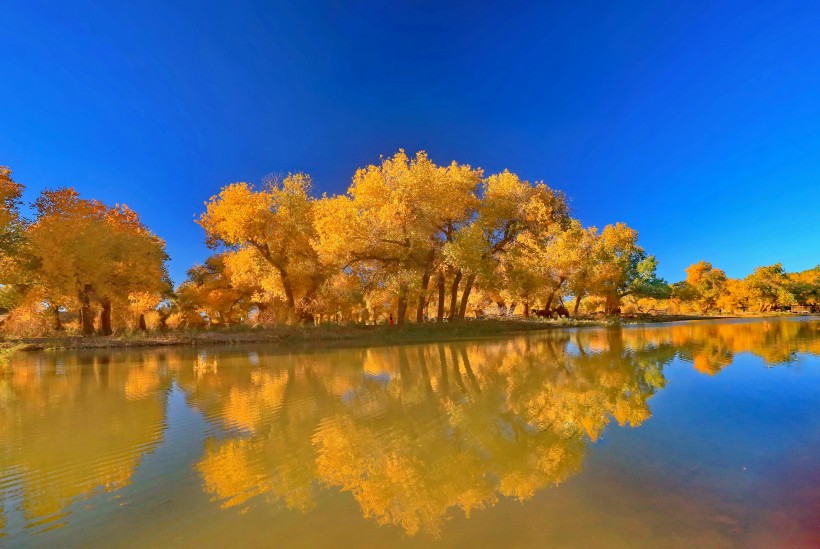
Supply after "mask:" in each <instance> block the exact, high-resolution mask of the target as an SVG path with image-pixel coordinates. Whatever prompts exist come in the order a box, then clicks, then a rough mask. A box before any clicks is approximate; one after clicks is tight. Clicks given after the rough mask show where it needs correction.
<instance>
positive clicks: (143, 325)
mask: <svg viewBox="0 0 820 549" xmlns="http://www.w3.org/2000/svg"><path fill="white" fill-rule="evenodd" d="M140 330H141V331H143V332H147V331H148V325H147V324H146V323H145V315H144V314H142V313H140Z"/></svg>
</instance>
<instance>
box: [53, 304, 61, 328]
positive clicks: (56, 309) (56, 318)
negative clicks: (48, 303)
mask: <svg viewBox="0 0 820 549" xmlns="http://www.w3.org/2000/svg"><path fill="white" fill-rule="evenodd" d="M51 314H52V315H54V324H53V328H54V331H55V332H62V331H63V322H62V320H60V308H59V307H56V306H52V307H51Z"/></svg>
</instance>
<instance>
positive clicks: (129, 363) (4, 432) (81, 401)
mask: <svg viewBox="0 0 820 549" xmlns="http://www.w3.org/2000/svg"><path fill="white" fill-rule="evenodd" d="M114 356H117V355H114ZM20 358H21V360H20V361H19V363H15V364H14V367H13V373H12V374H11V375H6V376H4V377H3V378H0V395H2V396H0V441H2V442H0V491H2V490H4V488H7V487H8V488H14V489H16V490H17V491H19V493H18V498H19V500H20V504H19V505H20V508H21V511H22V513H23V515H24V518H25V521H26V525H27V526H37V525H41V524H42V525H44V527H46V528H48V527H57V526H60V525H61V524H62V522H61V521H62V519H63V518H64V517H63V510H64V509H65V507H66V506H67V505H68V504H69V503H71V502H72V501H74V500H76V499H78V498H84V497H88V496H90V495H92V494H93V493H94V492H95V491H97V490H102V491H105V492H113V491H115V490H117V489H119V488H121V487H123V486H125V485H127V484H128V483H129V481H130V478H131V475H132V474H133V472H134V470H135V468H136V467H137V465H138V463H139V461H140V458H141V456H142V455H143V454H145V453H146V452H150V451H151V450H153V449H154V448H155V447H156V446H157V445H158V444H159V442H160V440H161V437H162V429H163V421H164V416H165V409H164V408H165V405H164V403H165V391H166V390H167V388H168V387H169V382H168V378H167V376H162V372H161V369H160V363H159V360H158V358H159V357H157V356H151V355H145V356H141V357H140V358H139V359H137V360H136V361H135V360H134V357H121V358H126V361H124V362H120V361H119V360H117V361H113V360H112V359H111V358H110V357H109V356H108V355H106V354H98V355H96V356H93V357H90V356H88V355H82V354H75V355H71V354H60V355H57V354H52V353H41V354H37V355H33V356H31V357H29V356H27V355H24V356H21V357H20ZM163 377H164V378H165V379H164V380H163Z"/></svg>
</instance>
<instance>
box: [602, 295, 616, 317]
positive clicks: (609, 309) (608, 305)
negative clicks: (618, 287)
mask: <svg viewBox="0 0 820 549" xmlns="http://www.w3.org/2000/svg"><path fill="white" fill-rule="evenodd" d="M619 303H620V297H618V295H617V294H615V295H613V294H609V295H607V296H606V301H605V302H604V311H605V312H606V314H608V315H614V314H618V305H619Z"/></svg>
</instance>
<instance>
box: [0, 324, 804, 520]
mask: <svg viewBox="0 0 820 549" xmlns="http://www.w3.org/2000/svg"><path fill="white" fill-rule="evenodd" d="M818 330H820V322H817V321H804V322H795V321H757V322H723V323H706V322H703V323H683V324H677V325H667V326H648V327H642V328H630V329H623V330H622V329H600V330H597V329H596V330H574V331H552V332H545V333H540V334H535V335H529V336H525V337H517V338H512V339H499V340H484V341H478V342H458V343H444V344H429V345H415V346H397V347H376V348H368V349H347V350H333V351H324V352H314V353H293V354H276V353H274V352H272V351H269V354H265V353H264V352H262V348H255V350H254V351H253V352H237V351H235V350H232V351H226V350H217V351H216V352H211V351H202V352H192V351H190V350H184V349H183V350H180V349H173V350H163V351H160V352H157V351H140V352H127V353H124V352H123V353H108V354H103V353H89V352H82V353H38V354H18V355H16V356H15V358H14V359H13V361H12V369H11V372H12V373H10V374H7V375H4V376H3V377H0V502H4V501H5V502H6V508H5V509H3V508H0V536H1V535H2V533H3V532H4V530H5V524H6V522H8V521H9V516H10V513H12V512H17V513H21V514H22V516H23V518H24V521H25V524H26V525H27V526H38V525H39V526H40V527H41V528H51V527H55V526H59V525H61V524H64V523H65V522H66V521H70V520H71V519H70V517H67V516H66V512H67V511H66V510H67V509H68V508H69V506H70V504H72V503H73V502H75V501H77V500H80V499H83V498H87V497H89V496H91V495H93V494H95V493H100V492H114V491H116V490H118V489H119V488H121V487H123V486H125V485H127V484H128V483H129V482H131V479H132V476H133V474H134V471H135V469H136V468H137V466H138V465H139V463H140V460H141V458H142V456H144V455H145V454H146V453H149V452H151V451H153V450H154V448H155V447H156V446H157V445H158V444H159V443H160V441H161V439H162V437H163V430H164V422H165V417H166V406H167V404H166V403H167V398H168V394H169V391H170V390H171V386H172V383H173V382H174V381H175V382H176V384H177V385H178V386H179V388H180V389H181V390H182V391H183V392H184V393H185V395H186V398H187V401H188V404H189V406H191V407H192V408H193V409H195V410H198V411H199V412H201V414H202V415H203V417H204V418H205V420H206V421H207V422H208V424H209V425H210V431H209V435H208V436H207V439H206V440H205V441H204V444H203V449H202V455H201V458H200V459H199V460H198V461H197V463H196V464H195V468H196V470H197V471H198V473H199V475H200V476H201V479H202V483H203V488H204V491H205V493H207V494H208V495H209V497H211V498H212V499H213V501H214V502H215V503H216V505H218V506H220V507H222V508H230V507H238V508H240V509H244V508H247V507H248V506H250V505H253V504H254V502H259V501H268V502H271V503H274V504H277V505H281V506H283V507H285V508H288V509H292V510H297V511H302V512H306V511H308V510H310V509H312V508H313V507H314V506H316V505H317V491H318V490H319V489H321V488H334V489H338V490H341V491H344V492H349V493H350V494H352V496H353V498H355V500H356V502H357V503H358V505H359V507H360V508H361V511H362V513H363V515H364V516H366V517H369V518H371V519H372V520H374V521H375V522H377V523H379V524H392V525H398V526H400V527H401V528H402V529H403V530H404V531H405V532H406V533H407V534H410V535H412V534H415V533H417V532H428V533H430V534H433V535H439V534H440V532H441V527H442V524H443V521H444V519H445V517H446V516H447V515H448V513H451V512H453V511H454V510H458V509H460V511H461V512H463V513H464V514H465V515H468V516H469V514H470V513H471V511H473V510H476V509H482V508H487V507H490V506H492V505H494V504H495V503H496V502H497V501H498V499H499V498H500V497H511V498H516V499H519V500H526V499H527V498H530V497H532V496H533V494H535V493H536V492H537V491H538V490H541V489H543V488H545V487H547V486H549V485H553V484H558V483H561V482H562V481H564V480H566V479H567V478H569V477H570V476H572V475H574V474H576V473H578V472H579V471H580V469H581V464H582V461H583V457H584V454H585V451H586V449H587V447H588V446H589V445H590V444H591V443H593V442H594V441H596V440H597V439H598V438H599V437H600V436H601V434H602V433H603V431H604V429H605V428H606V426H607V425H608V424H609V423H610V422H612V421H613V420H614V421H615V422H616V423H617V424H618V425H622V426H625V425H630V426H633V427H634V426H638V425H640V424H641V423H642V422H644V421H645V420H647V419H648V418H649V417H650V416H651V410H650V399H651V397H652V395H653V394H655V392H656V391H658V390H659V389H661V388H662V387H663V386H664V384H665V377H664V368H665V367H666V366H667V365H668V364H669V363H670V362H671V361H672V360H673V359H674V358H676V357H677V358H681V359H683V360H685V361H690V362H692V363H693V365H694V368H695V369H696V370H697V371H699V372H703V373H706V374H709V375H714V374H717V373H718V372H719V371H720V370H721V369H722V368H724V367H726V366H728V365H729V364H731V362H732V360H733V357H734V356H735V354H737V353H742V352H751V353H754V354H756V355H758V356H760V357H761V358H762V359H763V360H764V361H765V362H766V363H767V364H770V365H774V364H782V363H789V362H791V361H794V360H795V359H796V357H797V356H798V354H801V353H803V354H814V355H818V354H820V336H818ZM256 496H260V497H259V498H256V499H254V500H253V501H251V499H252V498H255V497H256ZM9 502H11V507H9Z"/></svg>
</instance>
